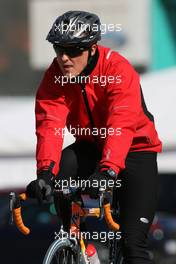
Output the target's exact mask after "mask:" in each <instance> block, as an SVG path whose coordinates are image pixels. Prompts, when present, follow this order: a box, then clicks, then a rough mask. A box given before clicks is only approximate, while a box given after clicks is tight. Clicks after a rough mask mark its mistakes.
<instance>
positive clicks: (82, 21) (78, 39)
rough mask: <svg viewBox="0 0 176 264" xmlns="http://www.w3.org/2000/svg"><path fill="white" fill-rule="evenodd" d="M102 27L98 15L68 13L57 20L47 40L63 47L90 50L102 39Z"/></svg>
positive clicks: (81, 12)
mask: <svg viewBox="0 0 176 264" xmlns="http://www.w3.org/2000/svg"><path fill="white" fill-rule="evenodd" d="M100 27H101V23H100V19H99V17H98V16H97V15H95V14H92V13H89V12H85V11H68V12H66V13H64V14H63V15H61V16H59V17H58V18H57V19H56V21H55V22H54V24H53V26H52V28H51V30H50V31H49V33H48V36H47V38H46V39H47V40H48V41H49V42H51V43H52V44H55V45H59V46H63V47H72V46H74V47H80V48H81V47H82V48H89V47H91V46H92V44H94V43H96V42H97V41H98V40H100V39H101V28H100Z"/></svg>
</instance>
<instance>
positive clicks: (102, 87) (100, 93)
mask: <svg viewBox="0 0 176 264" xmlns="http://www.w3.org/2000/svg"><path fill="white" fill-rule="evenodd" d="M98 53H99V57H98V60H97V63H96V65H95V67H94V69H93V70H92V72H91V73H90V74H89V81H87V82H86V84H85V85H80V84H79V83H66V84H64V85H61V83H60V82H59V81H58V79H59V78H60V77H61V76H62V73H61V71H60V68H59V65H58V63H57V60H56V58H55V59H54V60H53V62H52V64H51V65H50V67H49V68H48V70H47V71H46V72H45V75H44V78H43V80H42V82H41V84H40V86H39V89H38V92H37V95H36V107H35V113H36V135H37V149H36V159H37V168H38V169H41V168H42V167H44V166H48V165H49V164H50V162H51V161H54V162H55V163H56V164H55V166H54V173H55V174H57V172H58V170H59V162H60V157H61V151H62V145H63V136H62V132H61V131H62V130H63V129H64V127H65V126H67V127H68V129H70V128H72V132H73V128H75V130H74V136H75V138H76V140H83V139H86V140H90V141H93V140H94V138H95V136H93V135H91V134H86V133H82V135H81V133H80V130H81V128H87V129H88V128H90V130H91V129H92V125H94V126H95V128H96V129H97V130H98V131H100V130H101V128H105V129H107V131H108V132H110V133H109V134H108V133H107V136H106V137H104V136H102V134H101V133H98V135H97V134H96V133H95V134H96V140H97V141H98V147H99V148H100V150H101V151H102V158H101V161H100V164H101V165H106V166H109V167H111V168H112V169H114V170H115V171H116V172H117V173H119V171H120V170H122V169H124V168H125V158H126V156H127V154H128V152H129V151H154V152H160V151H161V149H162V144H161V141H160V140H159V139H158V135H157V132H156V129H155V126H154V120H153V116H152V115H151V114H150V113H149V112H148V110H147V108H146V105H145V102H144V98H143V95H142V90H141V87H140V80H139V76H138V74H137V73H136V71H135V70H134V69H133V67H132V66H131V65H130V63H129V62H128V61H127V60H126V59H125V58H124V57H123V56H121V55H120V54H119V53H117V52H115V51H112V50H110V49H109V48H106V47H102V46H98ZM59 76H60V77H59ZM102 76H103V77H102ZM108 76H110V79H109V78H108ZM60 80H61V79H60ZM97 80H98V81H97ZM105 80H106V81H105ZM107 80H108V81H107ZM91 119H92V120H91ZM92 123H93V124H92ZM59 131H60V133H59ZM82 131H83V130H82ZM92 131H93V130H92ZM113 131H114V132H113ZM119 132H120V133H119ZM95 134H94V135H95Z"/></svg>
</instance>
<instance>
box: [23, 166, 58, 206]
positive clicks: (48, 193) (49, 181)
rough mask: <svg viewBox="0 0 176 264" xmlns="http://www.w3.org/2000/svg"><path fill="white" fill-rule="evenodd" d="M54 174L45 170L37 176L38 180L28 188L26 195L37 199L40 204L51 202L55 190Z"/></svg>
mask: <svg viewBox="0 0 176 264" xmlns="http://www.w3.org/2000/svg"><path fill="white" fill-rule="evenodd" d="M54 178H55V176H54V174H53V173H52V172H51V170H50V169H43V170H42V171H40V172H39V173H38V174H37V180H34V181H32V182H30V183H29V184H28V186H27V187H26V195H27V196H28V197H30V198H36V199H37V200H38V202H39V203H40V204H42V203H43V200H46V201H50V200H51V197H52V193H53V188H54Z"/></svg>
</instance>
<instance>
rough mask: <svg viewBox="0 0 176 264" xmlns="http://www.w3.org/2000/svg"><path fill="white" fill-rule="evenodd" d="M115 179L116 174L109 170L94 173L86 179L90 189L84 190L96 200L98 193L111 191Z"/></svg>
mask: <svg viewBox="0 0 176 264" xmlns="http://www.w3.org/2000/svg"><path fill="white" fill-rule="evenodd" d="M116 179H117V174H116V173H115V172H114V171H113V170H112V169H110V168H109V169H106V170H102V171H101V170H99V171H96V172H95V173H93V174H92V175H91V176H90V177H89V179H88V180H89V186H90V187H89V188H86V192H87V193H88V194H89V196H90V197H91V198H92V199H97V198H98V196H99V193H100V191H101V192H105V191H107V190H111V189H113V187H114V184H115V180H116Z"/></svg>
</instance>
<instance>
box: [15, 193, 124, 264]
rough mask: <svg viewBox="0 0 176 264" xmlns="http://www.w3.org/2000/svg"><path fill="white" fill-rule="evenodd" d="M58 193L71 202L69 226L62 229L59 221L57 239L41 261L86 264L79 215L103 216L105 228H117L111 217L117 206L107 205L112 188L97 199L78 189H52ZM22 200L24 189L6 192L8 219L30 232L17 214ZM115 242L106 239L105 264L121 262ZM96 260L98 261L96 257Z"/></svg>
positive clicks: (119, 252)
mask: <svg viewBox="0 0 176 264" xmlns="http://www.w3.org/2000/svg"><path fill="white" fill-rule="evenodd" d="M58 193H62V195H64V197H67V198H69V199H70V200H71V202H72V204H71V226H70V230H69V232H68V231H67V232H66V231H64V230H63V225H61V228H60V231H59V233H58V234H57V239H56V240H55V241H53V243H52V244H51V245H50V246H49V248H48V250H47V252H46V254H45V257H44V260H43V264H55V263H57V264H79V263H80V264H89V263H91V262H90V258H89V256H88V255H87V254H86V239H85V237H84V236H82V232H81V231H80V223H81V219H82V218H84V219H85V218H86V217H88V216H91V217H97V218H99V219H102V218H103V217H104V218H105V220H106V223H107V225H108V227H109V229H110V230H112V232H113V233H114V234H115V232H117V231H119V229H120V226H119V224H118V223H116V222H115V221H114V220H113V217H114V216H115V217H116V219H117V216H118V210H117V209H116V208H112V209H111V203H112V192H110V191H108V192H106V193H103V192H102V194H101V195H100V198H99V199H97V200H94V199H90V198H89V196H88V195H85V194H81V192H80V190H78V189H76V190H75V189H74V190H73V189H64V190H62V191H60V190H55V191H54V193H53V195H57V194H58ZM26 200H27V196H26V194H25V193H22V194H19V195H18V194H16V193H14V192H11V193H10V211H11V213H12V222H14V223H15V225H16V226H17V228H18V229H19V231H20V232H22V233H23V234H24V235H28V234H29V233H30V229H29V228H28V227H26V226H25V225H24V223H23V219H22V214H21V204H22V203H21V202H22V201H26ZM92 203H94V205H95V204H96V207H93V206H94V205H93V204H92ZM112 215H113V216H112ZM62 221H64V219H62ZM83 233H84V232H83ZM118 233H120V232H118ZM84 235H85V234H84ZM114 237H115V236H114ZM119 244H120V243H119V241H118V240H117V239H110V240H109V241H108V248H109V257H108V258H109V259H108V264H122V262H123V256H122V252H121V248H120V245H119ZM96 263H100V261H99V262H96Z"/></svg>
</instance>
